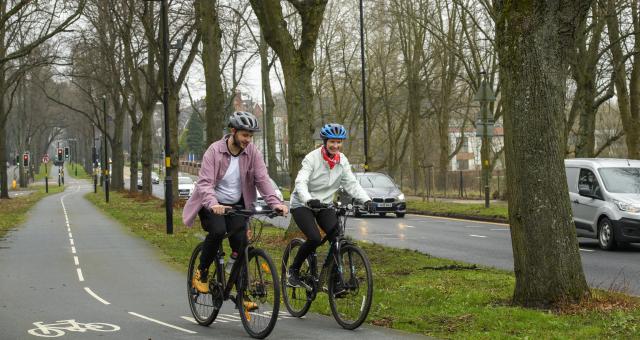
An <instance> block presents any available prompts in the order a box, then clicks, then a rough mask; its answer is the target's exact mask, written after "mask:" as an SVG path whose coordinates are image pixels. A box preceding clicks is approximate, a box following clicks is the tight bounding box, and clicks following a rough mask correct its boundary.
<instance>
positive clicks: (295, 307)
mask: <svg viewBox="0 0 640 340" xmlns="http://www.w3.org/2000/svg"><path fill="white" fill-rule="evenodd" d="M303 242H304V240H302V239H299V238H296V239H293V240H291V242H289V244H288V245H287V248H286V249H285V251H284V254H283V255H282V271H281V273H282V275H281V276H280V279H281V280H282V295H283V300H284V305H285V307H287V310H288V311H289V314H291V316H295V317H297V318H301V317H303V316H304V315H305V314H307V312H308V311H309V308H311V303H312V302H313V299H314V295H313V292H309V291H307V289H305V288H304V287H291V286H289V285H288V284H287V281H288V279H287V270H288V269H289V266H291V263H293V259H294V258H295V257H296V254H297V253H298V250H299V249H300V246H301V245H302V243H303ZM311 260H312V257H311V256H309V257H308V258H307V260H305V261H304V262H303V263H302V266H301V267H300V280H302V281H304V282H306V283H307V284H309V285H310V286H311V287H314V284H315V283H314V280H313V275H312V274H311V273H312V272H311V266H310V263H311Z"/></svg>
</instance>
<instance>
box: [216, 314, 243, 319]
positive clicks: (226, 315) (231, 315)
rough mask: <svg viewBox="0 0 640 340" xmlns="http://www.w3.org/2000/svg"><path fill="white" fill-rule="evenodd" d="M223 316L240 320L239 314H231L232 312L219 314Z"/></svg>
mask: <svg viewBox="0 0 640 340" xmlns="http://www.w3.org/2000/svg"><path fill="white" fill-rule="evenodd" d="M220 315H222V316H223V317H225V318H227V319H231V320H240V317H239V316H236V315H233V314H220Z"/></svg>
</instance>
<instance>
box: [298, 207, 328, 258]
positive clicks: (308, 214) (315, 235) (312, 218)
mask: <svg viewBox="0 0 640 340" xmlns="http://www.w3.org/2000/svg"><path fill="white" fill-rule="evenodd" d="M291 214H292V215H293V220H294V221H295V222H296V224H297V225H298V228H300V230H301V231H302V232H303V233H304V235H305V236H306V237H307V240H306V241H305V242H304V243H303V244H302V245H301V246H300V249H299V250H298V254H297V255H296V258H295V259H294V260H293V263H291V268H292V269H293V270H300V266H302V262H304V260H305V259H306V258H307V256H309V254H311V253H312V252H313V251H314V250H316V248H318V246H319V245H320V242H321V241H322V238H321V237H320V231H319V230H318V227H317V226H316V221H317V222H318V225H319V226H320V228H322V230H324V232H325V233H326V234H327V235H330V239H333V238H334V237H335V231H336V226H337V224H338V217H337V216H336V213H335V211H333V209H322V210H320V211H318V212H314V211H313V210H311V209H309V208H306V207H300V208H295V209H292V210H291Z"/></svg>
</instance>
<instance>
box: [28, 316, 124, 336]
mask: <svg viewBox="0 0 640 340" xmlns="http://www.w3.org/2000/svg"><path fill="white" fill-rule="evenodd" d="M33 324H34V325H35V326H36V328H32V329H30V330H28V331H27V333H29V334H31V335H35V336H40V337H44V338H55V337H59V336H63V335H64V334H65V331H67V332H80V333H84V332H86V331H95V332H115V331H119V330H120V327H119V326H117V325H112V324H109V323H102V322H88V323H81V322H77V321H76V320H74V319H70V320H59V321H56V322H55V323H48V324H45V323H44V322H34V323H33Z"/></svg>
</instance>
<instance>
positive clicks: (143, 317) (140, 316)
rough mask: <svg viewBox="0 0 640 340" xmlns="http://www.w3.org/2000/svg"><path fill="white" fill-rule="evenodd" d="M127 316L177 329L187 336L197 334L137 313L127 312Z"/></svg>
mask: <svg viewBox="0 0 640 340" xmlns="http://www.w3.org/2000/svg"><path fill="white" fill-rule="evenodd" d="M129 314H131V315H133V316H137V317H139V318H141V319H145V320H148V321H151V322H155V323H157V324H159V325H163V326H167V327H170V328H173V329H177V330H179V331H183V332H185V333H189V334H197V333H198V332H194V331H190V330H188V329H184V328H181V327H178V326H174V325H170V324H168V323H166V322H162V321H159V320H156V319H152V318H150V317H148V316H144V315H141V314H138V313H134V312H129Z"/></svg>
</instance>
